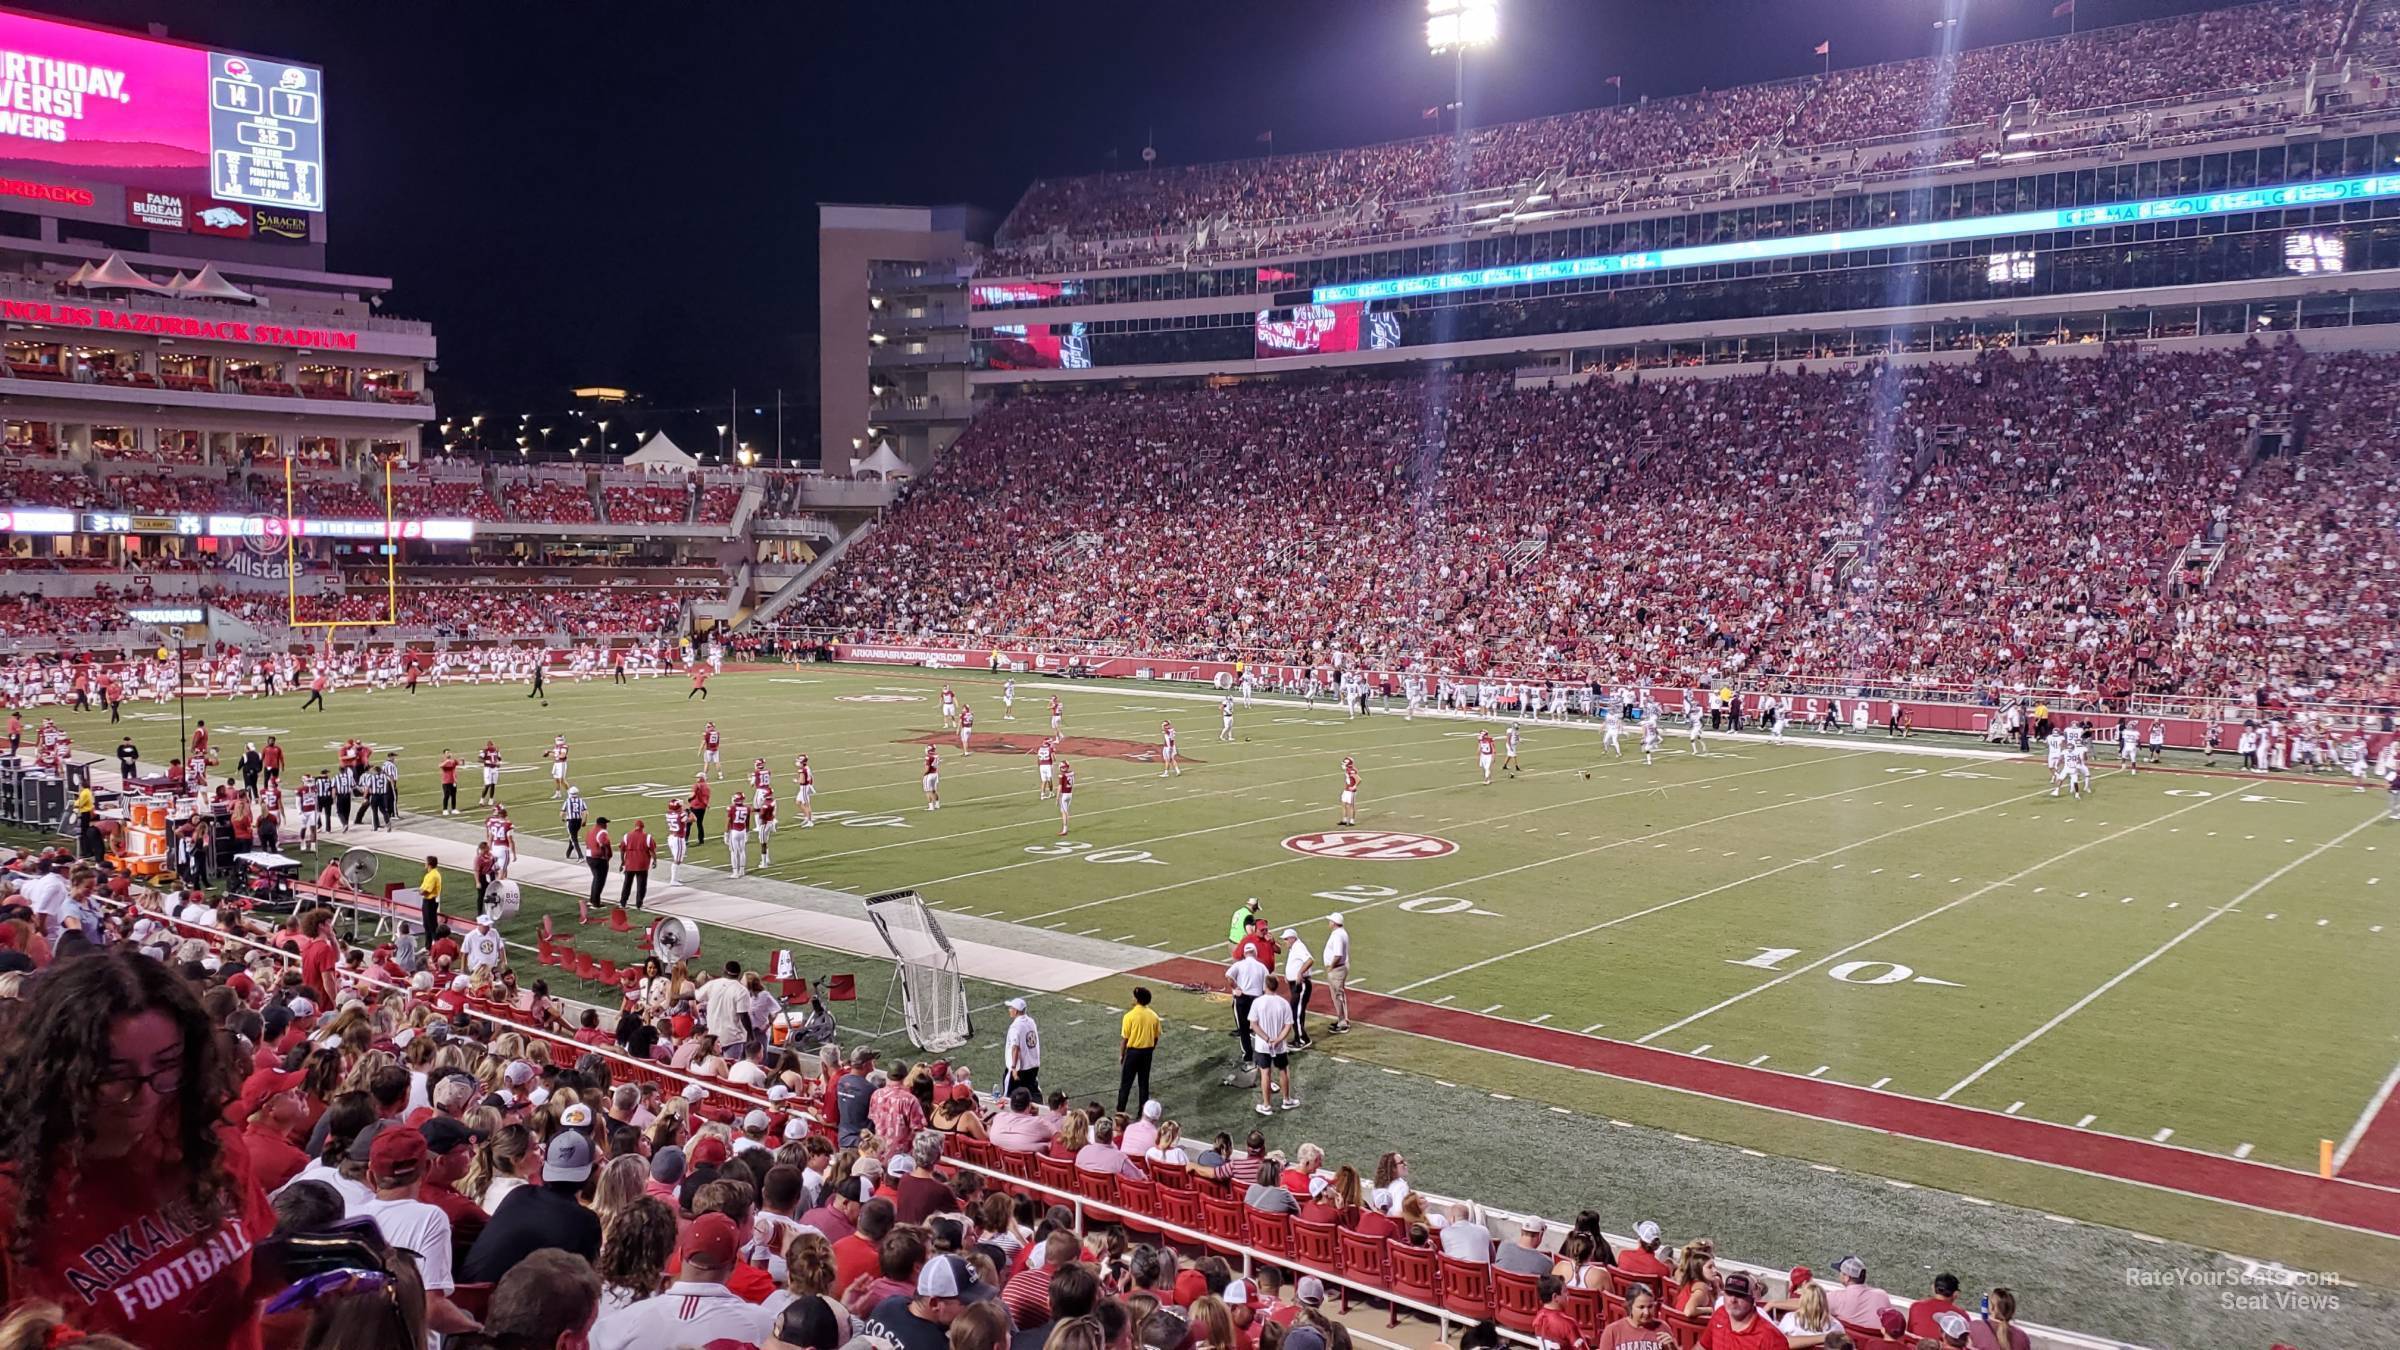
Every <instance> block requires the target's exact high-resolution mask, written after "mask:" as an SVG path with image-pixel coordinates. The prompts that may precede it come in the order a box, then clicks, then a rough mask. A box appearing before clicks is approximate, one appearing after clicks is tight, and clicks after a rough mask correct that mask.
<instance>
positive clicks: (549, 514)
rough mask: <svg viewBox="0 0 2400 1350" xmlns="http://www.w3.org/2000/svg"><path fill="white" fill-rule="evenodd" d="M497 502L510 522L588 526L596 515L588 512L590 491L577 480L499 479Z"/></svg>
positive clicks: (596, 517)
mask: <svg viewBox="0 0 2400 1350" xmlns="http://www.w3.org/2000/svg"><path fill="white" fill-rule="evenodd" d="M500 500H501V502H502V503H504V504H505V505H506V506H507V508H508V514H509V518H510V519H512V520H541V521H549V522H552V523H555V524H561V525H590V524H594V523H597V522H598V521H599V519H600V517H599V515H598V514H597V513H596V512H594V511H593V509H592V492H591V488H590V487H588V486H587V485H585V484H584V483H583V482H582V481H581V480H580V479H578V480H576V481H575V482H571V483H569V482H561V481H560V480H558V479H556V478H524V479H503V480H501V483H500Z"/></svg>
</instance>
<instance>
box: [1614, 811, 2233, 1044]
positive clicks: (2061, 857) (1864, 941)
mask: <svg viewBox="0 0 2400 1350" xmlns="http://www.w3.org/2000/svg"><path fill="white" fill-rule="evenodd" d="M2232 796H2233V794H2231V793H2224V794H2221V795H2218V796H2214V797H2203V798H2201V799H2200V800H2199V801H2196V802H2193V803H2192V804H2191V805H2189V806H2179V807H2177V808H2176V809H2174V810H2172V811H2169V812H2167V813H2166V814H2165V815H2162V816H2158V817H2155V818H2153V819H2150V820H2145V821H2141V822H2139V823H2137V824H2133V825H2128V826H2126V827H2125V828H2123V829H2121V830H2118V831H2116V832H2115V833H2113V834H2104V835H2102V836H2100V837H2099V838H2097V839H2091V840H2086V841H2085V842H2083V843H2080V844H2077V845H2075V846H2074V847H2072V848H2069V849H2066V850H2065V851H2063V852H2060V853H2055V854H2052V855H2051V856H2050V857H2047V858H2044V859H2042V860H2041V861H2040V862H2037V863H2035V864H2033V865H2032V866H2030V867H2027V868H2025V869H2023V870H2022V871H2019V872H2017V873H2015V874H2013V875H2011V876H2006V877H2003V878H2001V879H2000V880H1998V881H1989V882H1985V883H1984V884H1983V885H1981V886H1978V887H1976V888H1975V889H1974V890H1971V891H1969V892H1967V893H1966V894H1965V895H1962V896H1960V897H1958V898H1957V899H1955V900H1950V901H1945V902H1944V903H1942V904H1939V905H1936V906H1934V907H1933V908H1932V909H1929V910H1926V911H1925V912H1924V913H1922V914H1919V915H1917V916H1916V917H1915V918H1913V919H1904V920H1902V921H1900V922H1899V923H1896V924H1893V925H1892V926H1891V927H1889V928H1886V929H1884V930H1883V931H1882V932H1880V933H1877V934H1875V935H1874V936H1872V937H1867V938H1861V939H1860V940H1858V941H1857V942H1853V943H1851V944H1850V945H1849V946H1847V947H1843V948H1841V949H1840V950H1838V951H1832V952H1827V953H1826V954H1825V955H1823V956H1820V957H1818V958H1817V959H1816V960H1814V961H1811V962H1809V963H1808V964H1807V965H1805V966H1801V967H1799V968H1798V969H1795V970H1790V971H1786V972H1785V973H1783V974H1781V975H1778V976H1776V977H1775V978H1774V979H1771V980H1768V981H1766V982H1764V983H1762V984H1756V985H1752V986H1751V987H1750V988H1748V989H1745V990H1743V991H1742V992H1741V993H1738V994H1735V995H1734V996H1733V997H1731V998H1727V999H1720V1000H1719V1001H1717V1002H1715V1003H1712V1004H1710V1005H1708V1006H1707V1007H1705V1008H1702V1009H1701V1010H1700V1011H1698V1012H1696V1013H1693V1014H1691V1015H1690V1016H1688V1017H1683V1018H1679V1019H1677V1020H1675V1021H1673V1022H1669V1023H1668V1024H1667V1025H1665V1026H1663V1027H1660V1028H1659V1029H1658V1030H1656V1031H1653V1032H1651V1033H1650V1034H1649V1035H1647V1036H1643V1037H1641V1038H1639V1039H1638V1040H1636V1041H1635V1042H1634V1043H1635V1044H1636V1045H1647V1044H1649V1043H1650V1042H1651V1041H1653V1040H1655V1039H1657V1038H1658V1037H1660V1036H1664V1035H1666V1034H1667V1033H1668V1032H1670V1031H1679V1030H1681V1029H1683V1028H1684V1027H1688V1026H1690V1025H1691V1024H1692V1023H1694V1022H1697V1021H1699V1020H1700V1019H1702V1018H1704V1017H1710V1016H1713V1015H1715V1014H1717V1013H1720V1012H1723V1011H1725V1010H1726V1009H1727V1008H1730V1007H1732V1006H1733V1005H1734V1004H1736V1003H1740V1002H1743V1001H1745V1000H1747V999H1750V998H1753V997H1755V996H1757V995H1759V994H1763V993H1765V992H1767V991H1768V990H1770V989H1773V988H1776V987H1778V986H1780V985H1783V984H1787V983H1789V982H1791V981H1793V980H1796V979H1799V978H1800V977H1801V976H1803V975H1807V974H1810V973H1812V972H1814V971H1816V970H1817V969H1819V968H1820V967H1823V966H1826V965H1830V964H1832V963H1833V962H1835V961H1839V960H1841V959H1842V958H1843V957H1845V956H1848V955H1849V954H1851V953H1852V952H1855V951H1858V950H1859V949H1861V948H1864V947H1871V946H1873V945H1875V944H1876V943H1878V942H1881V941H1883V940H1884V939H1885V938H1888V937H1890V936H1892V935H1893V934H1895V933H1902V932H1906V931H1907V930H1909V929H1911V928H1914V927H1916V926H1917V925H1918V924H1921V923H1923V922H1925V921H1926V920H1928V919H1934V918H1939V917H1941V916H1942V915H1944V914H1947V913H1949V912H1950V911H1951V910H1954V909H1956V908H1958V907H1959V906H1961V905H1963V904H1966V903H1967V902H1969V901H1971V900H1975V899H1978V898H1980V897H1982V896H1986V895H1989V894H1991V893H1992V892H1993V891H1996V890H1999V889H2000V888H2001V887H2003V886H2009V885H2013V884H2015V883H2016V882H2018V881H2021V880H2023V879H2024V878H2026V877H2029V876H2032V875H2033V874H2034V873H2036V872H2039V871H2041V870H2042V869H2043V868H2045V867H2049V866H2052V865H2053V864H2056V863H2062V862H2065V861H2066V860H2067V859H2069V858H2072V857H2074V856H2076V855H2077V854H2080V853H2083V852H2086V851H2088V850H2090V849H2095V848H2098V847H2100V846H2101V845H2103V844H2113V843H2115V842H2116V841H2117V840H2119V839H2122V838H2124V837H2125V836H2126V835H2129V834H2133V833H2135V832H2137V831H2140V830H2145V829H2148V828H2149V827H2150V826H2152V825H2156V824H2158V823H2160V822H2161V821H2168V820H2173V819H2175V818H2176V817H2177V816H2181V815H2184V814H2187V813H2189V812H2192V811H2197V810H2199V809H2200V808H2201V807H2204V806H2208V805H2211V804H2212V803H2215V802H2221V801H2228V800H2230V799H2231V798H2232ZM1993 805H1995V806H1997V805H2000V803H1998V802H1995V803H1993Z"/></svg>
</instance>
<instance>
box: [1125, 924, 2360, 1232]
mask: <svg viewBox="0 0 2400 1350" xmlns="http://www.w3.org/2000/svg"><path fill="white" fill-rule="evenodd" d="M1130 973H1131V974H1133V975H1138V976H1142V977H1145V978H1148V979H1154V980H1167V981H1171V982H1174V983H1179V984H1185V985H1192V986H1197V987H1200V988H1204V989H1214V988H1217V987H1218V986H1219V985H1220V984H1222V983H1223V981H1224V978H1225V977H1224V972H1223V970H1222V969H1221V968H1219V967H1218V966H1216V965H1214V964H1211V963H1209V962H1206V961H1195V960H1191V959H1189V958H1183V957H1179V958H1176V959H1174V960H1170V961H1161V962H1159V963H1157V964H1155V965H1151V966H1145V967H1143V968H1142V969H1140V970H1137V971H1133V972H1130ZM1350 1015H1351V1018H1352V1020H1353V1021H1358V1022H1364V1023H1367V1024H1369V1025H1371V1026H1379V1027H1385V1028H1388V1029H1390V1030H1394V1031H1405V1032H1408V1033H1410V1034H1412V1035H1417V1036H1425V1037H1429V1038H1431V1039H1433V1040H1438V1041H1447V1042H1450V1043H1451V1044H1454V1045H1460V1046H1465V1047H1468V1048H1470V1049H1479V1050H1497V1051H1499V1052H1501V1053H1502V1054H1508V1055H1516V1056H1519V1057H1521V1058H1524V1059H1529V1060H1536V1061H1539V1062H1541V1063H1545V1064H1557V1065H1562V1066H1564V1067H1567V1068H1571V1069H1583V1070H1586V1071H1588V1072H1591V1073H1600V1074H1607V1075H1608V1076H1610V1077H1612V1078H1623V1079H1627V1080H1630V1081H1633V1082H1638V1083H1651V1084H1655V1085H1657V1086H1659V1087H1664V1088H1669V1089H1673V1090H1676V1091H1681V1092H1690V1093H1695V1094H1697V1095H1700V1096H1704V1097H1715V1098H1719V1099H1721V1100H1724V1101H1733V1102H1744V1103H1747V1104H1749V1105H1753V1106H1761V1107H1766V1108H1768V1109H1769V1110H1775V1111H1785V1112H1789V1113H1791V1114H1793V1115H1800V1116H1812V1117H1815V1118H1817V1119H1819V1120H1830V1121H1835V1122H1838V1123H1841V1124H1845V1125H1855V1126H1858V1127H1861V1128H1864V1129H1870V1130H1877V1131H1880V1132H1882V1133H1885V1134H1894V1135H1900V1136H1903V1137H1906V1138H1911V1139H1924V1140H1928V1141H1930V1142H1933V1143H1938V1144H1948V1145H1951V1146H1953V1147H1957V1148H1968V1149H1974V1150H1976V1151H1977V1152H1981V1153H1990V1154H1994V1155H1997V1156H2000V1157H2006V1158H2020V1159H2023V1160H2025V1161H2027V1162H2033V1163H2040V1164H2044V1165H2046V1166H2051V1167H2064V1168H2069V1169H2072V1170H2074V1171H2078V1172H2085V1173H2089V1174H2091V1175H2094V1176H2102V1177H2110V1178H2114V1179H2116V1180H2119V1181H2126V1182H2131V1183H2133V1184H2136V1185H2141V1186H2149V1187H2153V1188H2155V1189H2158V1190H2164V1191H2172V1192H2176V1193H2178V1194H2183V1195H2196V1196H2200V1197H2203V1198H2205V1199H2211V1200H2222V1201H2225V1202H2227V1203H2229V1204H2237V1205H2245V1206H2248V1207H2250V1208H2253V1209H2260V1210H2266V1211H2269V1212H2272V1213H2276V1214H2287V1215H2292V1216H2296V1217H2300V1218H2308V1219H2315V1220H2318V1221H2320V1222H2323V1223H2330V1224H2338V1225H2341V1226H2343V1227H2346V1228H2355V1229H2359V1230H2361V1231H2364V1232H2370V1233H2380V1234H2385V1235H2387V1236H2392V1237H2400V1194H2395V1193H2394V1192H2393V1191H2391V1190H2388V1189H2385V1188H2384V1187H2383V1186H2381V1185H2379V1184H2377V1182H2378V1181H2379V1180H2380V1178H2375V1177H2369V1176H2366V1175H2364V1174H2361V1173H2360V1172H2359V1171H2358V1168H2359V1165H2360V1163H2361V1162H2362V1158H2361V1156H2360V1155H2361V1154H2363V1153H2364V1152H2365V1151H2366V1141H2365V1140H2364V1139H2362V1140H2361V1143H2360V1146H2359V1148H2358V1150H2357V1151H2355V1152H2354V1153H2353V1155H2352V1158H2351V1168H2350V1169H2348V1170H2346V1171H2345V1173H2344V1175H2343V1176H2341V1177H2339V1178H2336V1179H2333V1180H2327V1179H2325V1178H2322V1177H2318V1176H2316V1175H2314V1174H2312V1173H2308V1172H2299V1171H2294V1170H2292V1169H2291V1168H2287V1167H2275V1166H2272V1165H2270V1164H2267V1163H2255V1162H2244V1161H2241V1160H2239V1159H2234V1158H2228V1157H2224V1156H2221V1155H2218V1154H2213V1153H2202V1152H2199V1151H2197V1150H2194V1149H2182V1148H2173V1147H2170V1146H2168V1145H2164V1144H2154V1143H2150V1142H2148V1141H2146V1140H2141V1139H2126V1138H2122V1137H2120V1136H2116V1135H2108V1134H2095V1133H2093V1132H2092V1131H2089V1130H2077V1129H2070V1128H2068V1127H2067V1126H2064V1125H2052V1124H2049V1123H2047V1122H2045V1121H2039V1120H2028V1119H2025V1118H2023V1117H2020V1116H2008V1115H2002V1114H2001V1113H1999V1112H1997V1111H1982V1110H1977V1109H1975V1108H1973V1107H1967V1106H1953V1105H1951V1104H1950V1103H1947V1102H1936V1101H1928V1100H1925V1099H1923V1098H1919V1097H1903V1096H1898V1095H1895V1094H1893V1093H1888V1092H1876V1091H1873V1090H1871V1089H1868V1088H1862V1087H1852V1086H1850V1085H1848V1084H1845V1083H1829V1082H1826V1081H1825V1080H1823V1079H1817V1078H1803V1077H1801V1076H1799V1075H1797V1074H1787V1073H1776V1072H1773V1071H1771V1070H1767V1069H1753V1068H1749V1067H1746V1066H1744V1065H1740V1064H1723V1063H1719V1062H1717V1061H1715V1060H1709V1059H1701V1058H1698V1057H1697V1056H1693V1055H1679V1054H1676V1053H1674V1052H1673V1051H1668V1050H1654V1049H1651V1048H1650V1047H1648V1046H1643V1045H1634V1044H1631V1043H1630V1042H1626V1041H1612V1040H1604V1039H1602V1038H1600V1037H1597V1036H1584V1035H1579V1034H1577V1033H1575V1032H1570V1031H1558V1030H1553V1029H1552V1028H1549V1027H1544V1026H1535V1025H1532V1024H1531V1023H1527V1022H1517V1021H1511V1020H1509V1019H1507V1018H1500V1017H1485V1016H1482V1015H1480V1014H1478V1013H1471V1012H1465V1011H1462V1010H1460V1009H1457V1008H1447V1007H1440V1006H1437V1005H1434V1004H1430V1003H1419V1002H1416V1001H1415V1000H1413V999H1403V998H1393V997H1391V996H1389V995H1386V994H1372V993H1368V992H1366V991H1364V990H1353V991H1352V992H1351V995H1350ZM2387 1125H2388V1128H2387ZM2379 1130H2383V1131H2384V1133H2383V1134H2382V1136H2381V1138H2382V1139H2383V1140H2384V1141H2386V1142H2400V1139H2395V1138H2394V1134H2395V1133H2400V1094H2395V1095H2394V1100H2393V1101H2392V1102H2390V1103H2387V1105H2386V1106H2385V1107H2384V1109H2383V1110H2382V1112H2381V1113H2380V1115H2379V1117H2378V1119H2377V1121H2376V1122H2375V1124H2374V1125H2373V1126H2371V1127H2370V1128H2369V1130H2368V1131H2367V1135H2368V1136H2369V1137H2375V1136H2376V1135H2377V1134H2378V1131H2379ZM2380 1156H2382V1157H2384V1158H2386V1159H2389V1158H2390V1157H2391V1156H2392V1154H2391V1152H2390V1151H2389V1150H2388V1149H2386V1150H2385V1151H2384V1152H2382V1153H2381V1155H2380Z"/></svg>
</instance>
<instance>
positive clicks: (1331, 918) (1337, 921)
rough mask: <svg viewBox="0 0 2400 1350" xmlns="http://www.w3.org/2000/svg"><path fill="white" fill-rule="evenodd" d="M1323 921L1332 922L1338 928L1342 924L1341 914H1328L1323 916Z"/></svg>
mask: <svg viewBox="0 0 2400 1350" xmlns="http://www.w3.org/2000/svg"><path fill="white" fill-rule="evenodd" d="M1325 922H1327V923H1329V924H1332V925H1333V926H1334V927H1336V928H1339V927H1341V926H1342V916H1341V915H1339V914H1328V915H1326V916H1325Z"/></svg>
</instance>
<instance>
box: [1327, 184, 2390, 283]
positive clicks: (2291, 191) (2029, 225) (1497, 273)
mask: <svg viewBox="0 0 2400 1350" xmlns="http://www.w3.org/2000/svg"><path fill="white" fill-rule="evenodd" d="M2390 197H2400V174H2373V175H2370V176H2368V177H2365V178H2341V179H2336V180H2334V181H2332V182H2327V183H2290V184H2286V185H2284V186H2282V187H2269V188H2244V189H2242V190H2240V191H2238V192H2208V193H2202V194H2200V195H2198V196H2193V197H2153V198H2151V199H2150V200H2148V201H2139V202H2110V203H2108V204H2106V205H2103V206H2074V207H2061V208H2059V209H2057V210H2052V211H2018V212H2015V213H2013V214H2010V215H2005V216H1981V217H1977V218H1976V219H1973V220H1937V221H1928V222H1926V223H1924V224H1921V225H1886V226H1883V227H1881V228H1879V229H1872V230H1836V231H1834V232H1833V233H1830V234H1804V235H1797V236H1793V237H1790V238H1784V239H1754V240H1750V241H1748V242H1746V243H1739V244H1695V245H1692V246H1691V247H1688V248H1669V249H1653V250H1649V251H1647V252H1642V253H1615V254H1609V255H1606V256H1602V257H1596V258H1562V259H1559V260H1558V261H1555V262H1534V263H1517V264H1514V265H1512V266H1508V267H1483V268H1476V269H1474V270H1471V271H1465V272H1436V273H1431V274H1429V275H1426V276H1415V277H1394V278H1391V279H1389V280H1386V281H1354V282H1348V283H1345V284H1342V285H1339V286H1319V287H1317V288H1316V289H1315V290H1313V291H1311V292H1310V293H1309V294H1310V298H1311V299H1313V300H1315V301H1316V303H1318V304H1320V305H1334V304H1341V303H1343V302H1345V301H1350V300H1400V299H1406V298H1408V297H1410V296H1417V295H1442V294H1446V293H1448V292H1452V291H1484V290H1496V289H1498V288H1500V287H1503V286H1531V285H1539V284H1541V283H1543V282H1549V281H1573V280H1576V279H1577V278H1580V277H1605V276H1622V275H1625V274H1628V273H1637V272H1656V271H1661V270H1663V269H1667V268H1674V267H1707V266H1711V265H1714V264H1717V263H1737V262H1759V261H1763V260H1767V259H1772V258H1800V257H1806V256H1808V255H1810V254H1813V253H1849V252H1854V251H1857V250H1860V249H1876V248H1907V247H1910V246H1912V245H1917V244H1941V243H1948V242H1950V241H1952V240H1958V239H1990V238H1999V237H2002V236H2006V235H2018V234H2041V233H2045V232H2047V231H2051V230H2089V229H2099V228H2104V227H2106V226H2111V225H2139V224H2142V223H2144V222H2146V221H2156V220H2186V219H2194V218H2198V217H2203V216H2229V215H2239V214H2241V213H2243V212H2248V211H2277V210H2283V209H2286V208H2289V207H2299V206H2326V205H2332V204H2335V203H2340V202H2363V201H2380V200H2383V199H2385V198H2390Z"/></svg>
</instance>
